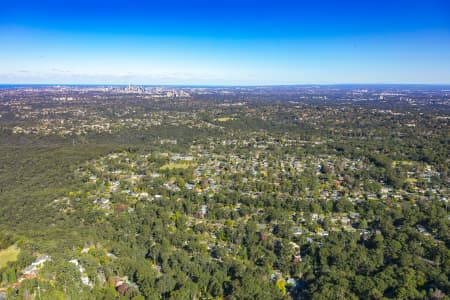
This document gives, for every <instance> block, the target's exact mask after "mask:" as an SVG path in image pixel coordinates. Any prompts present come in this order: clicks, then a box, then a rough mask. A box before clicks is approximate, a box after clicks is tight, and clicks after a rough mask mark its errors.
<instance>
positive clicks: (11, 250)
mask: <svg viewBox="0 0 450 300" xmlns="http://www.w3.org/2000/svg"><path fill="white" fill-rule="evenodd" d="M19 253H20V249H19V248H18V247H17V246H16V245H12V246H10V247H8V248H7V249H4V250H0V269H1V268H3V267H6V265H7V264H8V263H9V262H14V261H16V260H17V257H18V256H19Z"/></svg>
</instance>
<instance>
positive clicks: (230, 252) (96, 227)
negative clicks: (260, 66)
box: [0, 89, 450, 300]
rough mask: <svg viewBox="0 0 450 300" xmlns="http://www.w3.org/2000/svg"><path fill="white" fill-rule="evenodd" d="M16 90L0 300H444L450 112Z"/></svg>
mask: <svg viewBox="0 0 450 300" xmlns="http://www.w3.org/2000/svg"><path fill="white" fill-rule="evenodd" d="M430 92H433V93H434V91H430ZM17 93H18V94H14V97H13V96H12V92H11V91H8V92H7V93H6V92H3V94H1V97H0V99H1V102H0V203H1V206H0V298H1V297H5V298H6V299H228V300H232V299H448V298H449V295H450V282H449V276H450V256H449V255H450V252H449V246H450V235H449V234H450V232H449V223H450V215H449V210H448V196H449V193H448V185H449V182H450V179H449V174H448V172H449V170H448V168H449V157H450V153H449V142H450V139H449V134H450V131H449V129H450V127H449V110H448V106H446V105H442V104H433V105H420V104H417V103H413V104H411V103H410V102H405V101H398V99H387V100H385V101H383V102H382V101H376V102H374V101H355V102H349V101H339V99H333V98H332V95H336V93H337V92H335V91H330V95H328V98H326V97H325V98H323V99H322V98H321V100H320V99H319V100H317V99H316V98H314V97H312V96H311V95H309V94H308V95H306V96H307V97H306V96H305V97H304V100H298V99H299V95H298V94H297V93H300V92H298V91H297V92H296V91H291V90H289V89H286V92H284V93H281V92H280V91H278V90H277V91H274V92H273V93H269V92H265V94H261V93H262V92H261V91H259V90H257V91H249V92H247V91H246V92H245V93H244V92H240V93H236V94H235V95H229V94H220V93H218V92H213V91H212V92H211V94H205V93H203V91H202V93H203V94H198V95H195V94H193V95H192V96H190V97H184V98H183V97H182V98H180V97H178V98H176V97H175V98H174V97H172V98H170V97H168V98H167V99H166V98H164V99H162V98H157V99H149V98H148V97H147V98H145V97H142V95H140V94H139V93H136V94H119V93H106V92H101V93H98V94H97V92H95V93H94V92H93V93H92V94H89V93H86V92H84V93H78V92H75V91H72V92H68V91H67V90H64V91H63V94H61V92H60V91H57V90H55V91H47V90H45V91H39V90H38V91H37V92H36V93H35V94H33V95H28V94H27V93H25V92H22V91H21V90H20V89H19V90H17ZM321 93H322V92H321ZM340 93H344V92H343V91H341V92H340ZM99 95H100V96H99ZM301 95H303V94H301ZM337 95H339V93H337ZM68 96H70V97H71V99H72V100H68V98H67V97H68ZM319 96H320V97H324V95H323V94H320V95H319ZM415 96H416V97H417V98H420V99H422V98H424V96H423V95H422V94H420V93H419V94H418V95H417V94H416V95H415ZM335 97H336V98H338V96H335ZM409 97H414V95H409ZM61 98H64V99H63V100H60V99H61ZM18 99H20V100H18ZM55 99H59V100H55ZM292 99H295V101H292ZM302 99H303V98H302ZM324 99H326V100H324Z"/></svg>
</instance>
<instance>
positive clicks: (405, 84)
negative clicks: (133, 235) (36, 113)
mask: <svg viewBox="0 0 450 300" xmlns="http://www.w3.org/2000/svg"><path fill="white" fill-rule="evenodd" d="M349 85H353V86H377V85H378V86H450V83H404V82H400V83H370V82H368V83H351V82H347V83H280V84H277V83H273V84H183V83H174V84H170V83H161V84H159V83H154V84H150V83H149V84H147V83H143V84H140V83H2V82H0V86H103V87H105V86H153V87H158V86H168V87H295V86H349Z"/></svg>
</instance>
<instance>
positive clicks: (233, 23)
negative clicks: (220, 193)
mask: <svg viewBox="0 0 450 300" xmlns="http://www.w3.org/2000/svg"><path fill="white" fill-rule="evenodd" d="M2 2H6V3H1V4H0V83H80V84H81V83H91V84H96V83H99V84H128V83H132V84H230V85H233V84H243V85H246V84H248V85H265V84H309V83H318V84H320V83H323V84H330V83H331V84H333V83H444V84H448V83H450V2H449V1H447V0H441V1H437V0H428V1H414V0H410V1H404V0H397V1H384V0H381V1H375V0H372V1H370V0H360V1H345V0H342V1H320V0H319V1H300V0H299V1H284V0H277V1H268V0H260V1H245V0H241V1H236V0H228V1H225V0H224V1H219V0H217V1H215V0H209V1H200V0H198V1H187V0H186V1H170V0H166V1H160V0H156V1H133V0H127V1H125V0H124V1H113V0H109V1H106V0H104V1H103V0H102V1H95V0H91V1H86V0H78V1H69V0H67V1H61V0H58V1H56V0H40V1H18V0H17V1H10V0H5V1H2Z"/></svg>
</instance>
